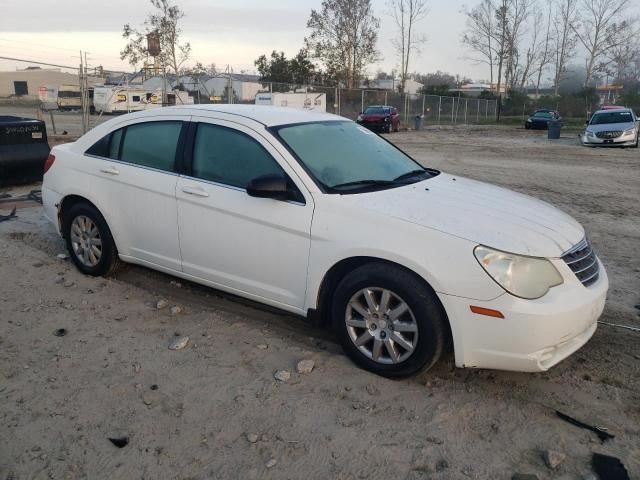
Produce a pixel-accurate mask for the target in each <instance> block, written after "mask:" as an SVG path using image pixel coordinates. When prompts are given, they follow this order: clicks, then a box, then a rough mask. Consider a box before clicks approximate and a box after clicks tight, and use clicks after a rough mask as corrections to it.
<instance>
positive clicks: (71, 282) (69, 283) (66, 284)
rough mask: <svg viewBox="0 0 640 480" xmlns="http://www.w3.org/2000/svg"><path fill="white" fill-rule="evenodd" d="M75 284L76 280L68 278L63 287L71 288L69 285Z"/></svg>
mask: <svg viewBox="0 0 640 480" xmlns="http://www.w3.org/2000/svg"><path fill="white" fill-rule="evenodd" d="M74 285H75V282H74V281H72V280H67V281H66V282H64V283H63V284H62V286H63V287H66V288H69V287H73V286H74Z"/></svg>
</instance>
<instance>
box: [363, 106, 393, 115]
mask: <svg viewBox="0 0 640 480" xmlns="http://www.w3.org/2000/svg"><path fill="white" fill-rule="evenodd" d="M364 113H365V115H384V114H385V113H389V109H388V108H384V107H367V109H366V110H365V111H364Z"/></svg>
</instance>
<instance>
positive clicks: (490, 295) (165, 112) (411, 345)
mask: <svg viewBox="0 0 640 480" xmlns="http://www.w3.org/2000/svg"><path fill="white" fill-rule="evenodd" d="M43 200H44V206H45V210H46V214H47V216H48V217H49V219H50V220H51V221H52V222H53V224H54V225H55V226H56V228H57V229H58V231H59V232H60V233H61V234H62V236H63V237H64V238H65V239H66V242H67V246H68V249H69V252H70V254H71V258H72V259H73V261H74V262H75V264H76V265H77V267H78V268H79V269H80V270H81V271H83V272H84V273H86V274H88V275H104V274H107V273H109V272H111V271H112V270H113V269H114V268H115V267H116V266H117V265H118V264H119V263H120V262H121V261H124V262H130V263H136V264H140V265H144V266H147V267H150V268H153V269H156V270H160V271H163V272H166V273H170V274H172V275H176V276H178V277H181V278H185V279H188V280H192V281H194V282H198V283H202V284H204V285H209V286H211V287H215V288H218V289H220V290H224V291H227V292H231V293H234V294H236V295H240V296H243V297H246V298H249V299H252V300H255V301H258V302H262V303H265V304H268V305H271V306H274V307H278V308H280V309H283V310H287V311H289V312H294V313H296V314H300V315H305V316H309V315H311V316H313V317H315V318H319V319H322V320H324V321H326V322H330V323H331V324H332V325H333V326H334V328H335V331H336V333H337V335H338V337H339V339H340V341H341V343H342V345H343V347H344V349H345V351H346V352H347V354H348V355H349V356H350V357H351V358H352V359H353V360H354V361H355V362H356V363H358V364H359V365H361V366H362V367H364V368H367V369H369V370H371V371H374V372H376V373H379V374H381V375H386V376H402V375H410V374H413V373H415V372H417V371H418V370H420V369H423V368H428V367H430V366H431V365H433V364H434V363H435V362H436V361H437V359H438V358H439V357H440V355H441V353H442V351H443V349H444V348H445V347H446V345H447V344H448V343H452V344H453V349H454V352H455V361H456V365H458V366H460V367H485V368H498V369H506V370H520V371H540V370H546V369H548V368H549V367H551V366H552V365H554V364H556V363H557V362H559V361H560V360H562V359H563V358H565V357H567V356H568V355H570V354H571V353H572V352H574V351H575V350H577V349H578V348H580V347H581V346H582V345H584V344H585V343H586V342H587V340H588V339H589V338H590V337H591V335H592V334H593V332H594V331H595V329H596V320H597V318H598V317H599V316H600V314H601V313H602V310H603V308H604V303H605V296H606V292H607V287H608V281H607V275H606V273H605V270H604V268H603V266H602V265H601V263H600V261H599V260H598V258H597V257H596V255H595V253H594V252H593V250H592V249H591V246H590V245H589V243H588V241H587V240H586V238H585V232H584V230H583V228H582V227H581V226H580V225H579V224H578V223H577V222H576V221H575V220H573V219H572V218H571V217H569V216H567V215H566V214H564V213H562V212H560V211H559V210H557V209H556V208H554V207H552V206H550V205H548V204H546V203H544V202H542V201H539V200H535V199H533V198H530V197H527V196H525V195H521V194H517V193H514V192H511V191H509V190H506V189H503V188H499V187H495V186H491V185H488V184H484V183H480V182H476V181H473V180H468V179H465V178H461V177H455V176H451V175H447V174H445V173H441V172H439V171H437V170H433V169H429V168H423V167H421V166H420V165H419V164H418V163H416V162H415V161H414V160H413V159H411V158H410V157H409V156H408V155H406V154H405V153H403V152H402V151H400V150H399V149H398V148H396V147H395V146H393V145H392V144H391V143H388V142H387V141H386V140H384V139H382V138H381V137H379V136H378V135H376V134H374V133H372V132H370V131H369V130H367V129H365V128H363V127H361V126H359V125H357V124H356V123H354V122H352V121H349V120H346V119H344V118H342V117H338V116H334V115H329V114H318V113H307V112H303V111H297V110H293V109H283V108H273V107H266V106H257V107H256V106H243V105H199V106H185V107H172V108H162V109H156V110H151V111H146V112H140V113H135V114H130V115H125V116H121V117H117V118H114V119H112V120H110V121H108V122H106V123H104V124H102V125H100V126H98V127H96V128H95V129H93V130H92V131H90V132H89V133H87V134H86V135H84V136H83V137H82V138H80V139H79V140H78V141H77V142H75V143H71V144H66V145H60V146H57V147H55V148H54V149H53V151H52V153H51V156H50V158H49V161H48V162H47V165H46V173H45V176H44V184H43Z"/></svg>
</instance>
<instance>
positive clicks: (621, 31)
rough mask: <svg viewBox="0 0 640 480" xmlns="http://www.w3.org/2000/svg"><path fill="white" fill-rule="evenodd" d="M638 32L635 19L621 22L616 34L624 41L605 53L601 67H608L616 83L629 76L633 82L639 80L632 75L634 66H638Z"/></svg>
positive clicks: (639, 39)
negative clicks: (633, 79)
mask: <svg viewBox="0 0 640 480" xmlns="http://www.w3.org/2000/svg"><path fill="white" fill-rule="evenodd" d="M639 30H640V29H639V28H638V25H637V21H636V20H635V19H629V20H626V21H623V22H622V23H621V24H620V25H619V27H618V29H617V32H618V35H620V37H621V38H624V39H626V41H623V42H615V45H613V46H612V47H611V48H610V49H609V50H608V51H607V53H606V59H605V60H604V61H603V62H602V63H601V65H602V67H605V68H606V67H609V70H610V71H611V72H612V75H613V78H614V80H615V81H616V82H622V81H624V80H626V79H627V78H628V77H629V76H631V77H634V76H635V80H640V77H639V76H638V75H634V74H633V67H634V64H638V65H640V31H639ZM602 67H600V68H602Z"/></svg>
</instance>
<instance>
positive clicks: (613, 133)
mask: <svg viewBox="0 0 640 480" xmlns="http://www.w3.org/2000/svg"><path fill="white" fill-rule="evenodd" d="M621 135H622V130H609V131H607V132H596V137H598V138H618V137H619V136H621Z"/></svg>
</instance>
